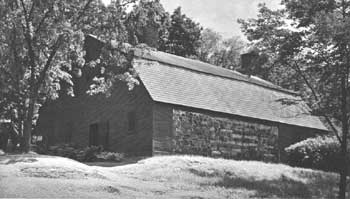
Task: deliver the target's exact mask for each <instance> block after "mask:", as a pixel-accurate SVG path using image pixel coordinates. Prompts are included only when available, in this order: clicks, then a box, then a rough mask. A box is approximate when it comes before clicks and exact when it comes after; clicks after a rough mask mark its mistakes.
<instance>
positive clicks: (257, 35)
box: [239, 0, 350, 199]
mask: <svg viewBox="0 0 350 199" xmlns="http://www.w3.org/2000/svg"><path fill="white" fill-rule="evenodd" d="M282 3H283V4H284V5H285V9H283V10H277V11H272V10H270V9H269V8H267V7H266V6H265V5H263V4H262V5H260V6H259V8H260V9H259V15H258V18H257V19H249V20H247V21H244V20H239V23H241V26H242V31H243V32H244V33H245V34H246V36H247V38H248V40H250V41H252V42H253V43H254V45H255V46H256V47H257V48H258V49H259V50H260V51H261V52H263V53H265V54H266V55H268V58H269V59H268V60H267V61H266V63H265V65H266V67H268V68H270V69H271V70H270V75H269V77H270V78H271V79H270V81H274V82H277V83H280V84H282V85H283V84H286V80H287V81H288V80H289V78H288V77H287V78H285V77H286V76H289V77H292V78H293V80H294V81H293V84H294V85H295V88H297V89H298V90H299V91H300V92H301V93H302V94H303V97H304V99H305V100H307V101H308V102H309V105H310V107H311V108H312V110H313V113H314V114H317V115H319V116H322V117H323V118H324V119H325V121H326V123H327V124H328V126H329V127H330V129H331V130H332V131H333V132H334V133H335V135H336V137H337V138H338V140H339V142H340V144H341V153H342V159H343V160H342V165H341V167H342V168H341V169H340V171H339V174H340V183H339V198H341V199H344V198H345V197H346V185H347V182H346V176H347V169H348V168H347V167H348V165H349V162H348V161H349V160H348V159H347V158H346V154H347V153H348V149H347V147H348V139H349V136H348V135H349V132H348V131H349V103H348V102H349V91H350V87H349V67H350V65H349V64H350V63H349V57H350V36H349V35H350V17H349V16H350V12H349V6H350V2H349V1H345V0H341V1H340V0H322V1H316V0H312V1H306V0H284V1H282ZM280 74H282V75H283V74H285V75H284V76H282V78H279V75H280ZM284 78H285V79H284ZM338 126H340V127H341V130H339V128H337V127H338Z"/></svg>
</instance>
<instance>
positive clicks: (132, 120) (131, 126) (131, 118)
mask: <svg viewBox="0 0 350 199" xmlns="http://www.w3.org/2000/svg"><path fill="white" fill-rule="evenodd" d="M128 131H129V132H133V133H134V132H135V131H136V114H135V112H134V111H131V112H129V113H128Z"/></svg>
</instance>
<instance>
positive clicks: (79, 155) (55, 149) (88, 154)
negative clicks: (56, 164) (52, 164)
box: [47, 144, 124, 162]
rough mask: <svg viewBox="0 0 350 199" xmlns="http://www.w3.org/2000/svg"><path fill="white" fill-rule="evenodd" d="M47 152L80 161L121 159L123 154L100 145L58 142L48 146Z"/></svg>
mask: <svg viewBox="0 0 350 199" xmlns="http://www.w3.org/2000/svg"><path fill="white" fill-rule="evenodd" d="M47 153H48V154H50V155H56V156H62V157H67V158H71V159H74V160H78V161H80V162H92V161H97V160H102V161H121V160H122V159H123V158H124V155H123V154H121V153H114V152H107V151H103V147H101V146H90V147H85V148H79V147H77V146H75V145H73V144H60V145H56V146H51V147H49V149H48V151H47Z"/></svg>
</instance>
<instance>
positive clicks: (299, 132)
mask: <svg viewBox="0 0 350 199" xmlns="http://www.w3.org/2000/svg"><path fill="white" fill-rule="evenodd" d="M278 130H279V135H278V136H279V139H278V142H279V143H278V145H279V148H280V152H281V161H282V162H284V161H285V160H286V159H285V158H286V156H285V151H284V149H285V148H286V147H288V146H290V145H292V144H294V143H297V142H299V141H301V140H305V139H307V138H309V137H314V136H316V135H317V134H321V133H324V132H321V131H319V130H315V129H310V128H305V127H299V126H292V125H288V124H279V125H278Z"/></svg>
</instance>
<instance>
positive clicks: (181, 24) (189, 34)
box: [158, 7, 202, 57]
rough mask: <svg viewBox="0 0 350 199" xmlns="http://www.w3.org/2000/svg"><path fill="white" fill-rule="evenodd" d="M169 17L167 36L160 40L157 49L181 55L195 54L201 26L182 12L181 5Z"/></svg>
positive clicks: (198, 43)
mask: <svg viewBox="0 0 350 199" xmlns="http://www.w3.org/2000/svg"><path fill="white" fill-rule="evenodd" d="M170 18H171V25H170V27H169V30H168V32H169V36H168V37H167V39H166V40H162V42H161V43H160V46H159V49H158V50H160V51H164V52H168V53H171V54H175V55H179V56H183V57H189V56H196V55H197V51H196V50H197V48H198V47H199V45H200V36H201V30H202V27H201V26H200V25H199V24H198V23H195V22H194V21H193V20H192V19H191V18H189V17H187V16H186V15H184V14H182V12H181V7H178V8H176V9H175V11H174V12H173V14H172V15H171V16H170Z"/></svg>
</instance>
